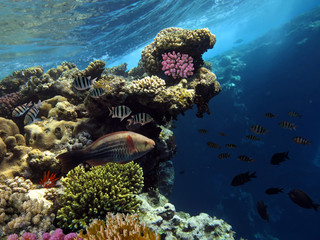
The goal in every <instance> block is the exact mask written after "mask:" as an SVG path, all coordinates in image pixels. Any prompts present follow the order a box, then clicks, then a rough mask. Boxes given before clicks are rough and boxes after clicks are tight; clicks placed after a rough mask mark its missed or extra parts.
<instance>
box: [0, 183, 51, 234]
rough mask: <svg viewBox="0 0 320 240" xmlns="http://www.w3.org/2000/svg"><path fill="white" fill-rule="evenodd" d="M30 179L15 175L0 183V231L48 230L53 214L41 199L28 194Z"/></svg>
mask: <svg viewBox="0 0 320 240" xmlns="http://www.w3.org/2000/svg"><path fill="white" fill-rule="evenodd" d="M31 188H33V185H32V183H31V181H30V180H24V179H23V178H21V177H20V178H18V177H16V178H15V179H8V180H7V181H6V182H4V183H3V184H2V185H0V199H1V200H0V232H2V234H4V235H7V234H11V233H19V232H22V231H37V232H41V231H50V230H51V229H52V227H53V225H52V223H53V219H54V214H53V213H51V211H50V210H49V208H48V207H46V206H45V205H44V202H43V201H38V200H37V199H31V198H30V196H29V195H28V192H29V191H30V189H31Z"/></svg>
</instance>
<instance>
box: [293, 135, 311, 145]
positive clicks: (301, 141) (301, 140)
mask: <svg viewBox="0 0 320 240" xmlns="http://www.w3.org/2000/svg"><path fill="white" fill-rule="evenodd" d="M292 140H293V141H294V142H295V143H297V144H300V145H311V143H312V142H311V141H309V140H307V139H305V138H303V137H294V138H292Z"/></svg>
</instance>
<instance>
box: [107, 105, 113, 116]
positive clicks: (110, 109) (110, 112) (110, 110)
mask: <svg viewBox="0 0 320 240" xmlns="http://www.w3.org/2000/svg"><path fill="white" fill-rule="evenodd" d="M108 109H109V116H111V115H112V108H109V107H108Z"/></svg>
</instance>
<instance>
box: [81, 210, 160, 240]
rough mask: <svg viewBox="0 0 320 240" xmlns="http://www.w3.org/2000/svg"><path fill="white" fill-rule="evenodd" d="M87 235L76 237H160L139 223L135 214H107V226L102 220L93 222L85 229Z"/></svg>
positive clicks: (126, 239) (110, 239) (99, 239)
mask: <svg viewBox="0 0 320 240" xmlns="http://www.w3.org/2000/svg"><path fill="white" fill-rule="evenodd" d="M86 230H87V234H83V232H82V231H81V232H80V234H78V237H80V238H82V239H83V240H113V239H118V240H158V239H160V236H159V235H158V234H156V233H154V232H153V231H151V229H150V228H149V227H147V226H146V224H145V223H144V222H140V221H139V219H138V216H137V214H133V215H128V214H127V215H125V214H120V213H118V214H116V215H113V214H112V213H108V215H107V224H105V222H104V221H102V220H94V221H93V222H92V223H91V224H90V226H88V227H87V228H86Z"/></svg>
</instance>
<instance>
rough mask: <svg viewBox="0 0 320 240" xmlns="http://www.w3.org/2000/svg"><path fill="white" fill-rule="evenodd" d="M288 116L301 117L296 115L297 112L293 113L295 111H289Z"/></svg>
mask: <svg viewBox="0 0 320 240" xmlns="http://www.w3.org/2000/svg"><path fill="white" fill-rule="evenodd" d="M288 115H289V116H290V117H302V115H301V114H299V113H297V112H295V111H290V112H288Z"/></svg>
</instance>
